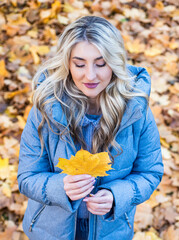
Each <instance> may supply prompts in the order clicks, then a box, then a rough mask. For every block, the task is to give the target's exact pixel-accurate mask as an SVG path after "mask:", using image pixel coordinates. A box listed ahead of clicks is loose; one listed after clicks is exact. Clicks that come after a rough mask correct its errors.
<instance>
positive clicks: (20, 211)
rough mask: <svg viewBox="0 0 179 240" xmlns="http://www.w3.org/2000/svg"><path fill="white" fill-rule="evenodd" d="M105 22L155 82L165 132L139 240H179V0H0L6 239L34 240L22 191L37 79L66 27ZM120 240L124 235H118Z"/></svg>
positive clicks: (154, 103)
mask: <svg viewBox="0 0 179 240" xmlns="http://www.w3.org/2000/svg"><path fill="white" fill-rule="evenodd" d="M85 15H95V16H101V17H104V18H106V19H107V20H108V21H110V22H111V23H112V24H113V25H115V26H116V27H117V28H118V29H119V30H120V31H121V34H122V36H123V39H124V43H125V47H126V50H127V54H128V63H129V64H132V65H136V66H140V67H145V68H146V69H147V71H148V72H149V74H150V76H151V79H152V90H151V97H150V107H151V109H152V112H153V114H154V116H155V120H156V123H157V126H158V130H159V133H160V140H161V146H162V156H163V162H164V165H165V168H164V171H165V173H164V176H163V179H162V182H161V183H160V185H159V186H158V188H157V190H156V191H155V192H154V193H153V195H152V196H151V198H150V199H149V200H148V201H146V202H145V203H143V204H141V205H139V206H138V207H137V212H136V215H135V228H134V230H135V235H134V240H161V239H163V240H178V239H179V188H178V187H179V154H178V153H179V75H178V73H179V62H178V56H179V24H178V23H179V2H178V1H177V0H165V1H157V0H136V1H132V0H120V1H118V0H111V1H109V0H108V1H105V0H95V1H85V0H83V1H78V0H69V1H57V0H49V1H47V0H37V1H36V0H32V1H26V0H0V239H1V240H27V239H28V238H27V237H26V236H25V234H24V233H23V230H22V219H23V215H24V212H25V209H26V206H27V198H26V197H25V196H23V195H22V194H20V193H19V191H18V184H17V169H18V155H19V143H20V137H21V133H22V131H23V128H24V126H25V123H26V120H27V116H28V113H29V111H30V109H31V107H32V104H31V81H32V78H33V76H34V74H35V73H36V71H37V69H38V67H39V65H40V64H41V63H42V62H43V61H44V60H46V59H48V58H49V57H51V56H53V55H54V53H55V52H56V44H57V41H58V37H59V35H60V34H61V32H62V31H63V29H64V27H65V26H67V25H68V24H69V23H71V22H73V21H74V20H76V19H77V18H79V17H82V16H85ZM119 239H120V236H119Z"/></svg>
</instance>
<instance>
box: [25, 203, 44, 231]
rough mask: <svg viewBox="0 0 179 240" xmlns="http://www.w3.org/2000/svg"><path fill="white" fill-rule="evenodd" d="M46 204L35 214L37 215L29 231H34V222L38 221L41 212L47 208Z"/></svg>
mask: <svg viewBox="0 0 179 240" xmlns="http://www.w3.org/2000/svg"><path fill="white" fill-rule="evenodd" d="M45 207H46V205H43V206H42V207H41V208H40V209H39V210H38V212H37V213H36V214H35V216H34V217H33V219H32V221H31V224H30V227H29V232H32V227H33V225H34V223H35V222H36V220H37V218H38V217H39V216H40V214H41V213H42V212H43V210H44V209H45Z"/></svg>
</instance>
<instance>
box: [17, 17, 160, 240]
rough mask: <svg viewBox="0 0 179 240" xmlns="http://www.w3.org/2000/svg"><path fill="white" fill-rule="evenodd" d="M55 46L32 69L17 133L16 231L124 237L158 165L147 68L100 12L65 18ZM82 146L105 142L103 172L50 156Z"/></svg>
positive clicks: (45, 239)
mask: <svg viewBox="0 0 179 240" xmlns="http://www.w3.org/2000/svg"><path fill="white" fill-rule="evenodd" d="M57 47H58V48H57V52H56V54H55V56H54V57H52V58H51V59H49V60H47V61H46V62H45V63H44V64H43V65H42V66H41V67H40V68H39V70H38V71H37V73H36V74H35V76H34V79H33V104H34V106H33V108H32V110H31V112H30V114H29V117H28V120H27V124H26V127H25V129H24V131H23V133H22V138H21V147H20V157H19V169H18V183H19V189H20V192H21V193H23V194H24V195H26V196H27V197H28V198H29V201H28V207H27V209H26V212H25V216H24V219H23V229H24V232H25V233H26V234H27V236H28V237H29V239H32V240H57V239H59V240H63V239H64V240H73V239H75V240H79V239H82V240H86V239H88V240H111V239H116V240H119V239H120V240H130V239H132V238H133V234H134V230H133V223H134V215H135V210H136V205H138V204H140V203H142V202H144V201H145V200H147V199H148V198H149V197H150V195H151V194H152V192H153V191H154V190H155V189H156V187H157V186H158V184H159V183H160V181H161V178H162V175H163V164H162V157H161V148H160V138H159V133H158V130H157V126H156V123H155V120H154V118H153V115H152V112H151V110H150V108H149V107H148V99H149V94H150V87H151V83H150V76H149V75H148V73H147V71H146V70H145V68H141V67H135V66H132V65H129V64H127V57H126V52H125V48H124V43H123V39H122V37H121V34H120V32H119V30H117V29H116V28H115V27H114V26H113V25H112V24H110V23H109V22H108V21H107V20H105V19H104V18H100V17H95V16H86V17H82V18H80V19H78V20H76V21H75V22H73V23H71V24H70V25H68V26H67V27H66V29H65V30H64V32H63V33H62V35H61V36H60V38H59V43H58V46H57ZM81 148H83V149H85V150H88V151H90V152H91V153H98V152H102V151H107V152H108V153H109V155H110V157H111V160H112V163H113V164H112V168H113V170H110V171H108V174H109V175H108V176H105V177H98V178H96V179H94V177H91V176H90V175H87V174H83V175H75V176H71V175H66V174H59V173H60V172H61V170H60V169H59V168H57V167H55V166H56V165H57V163H58V158H59V157H61V158H67V159H70V157H71V156H72V155H75V154H76V152H77V151H78V150H80V149H81ZM90 193H92V194H93V195H92V197H91V196H89V194H90Z"/></svg>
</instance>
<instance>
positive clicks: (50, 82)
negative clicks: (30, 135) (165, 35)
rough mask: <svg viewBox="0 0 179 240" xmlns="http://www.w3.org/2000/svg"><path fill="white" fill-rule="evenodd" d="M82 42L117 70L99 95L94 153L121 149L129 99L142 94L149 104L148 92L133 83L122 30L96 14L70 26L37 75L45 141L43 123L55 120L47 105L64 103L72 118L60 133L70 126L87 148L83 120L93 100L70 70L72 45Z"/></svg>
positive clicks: (36, 93) (35, 98)
mask: <svg viewBox="0 0 179 240" xmlns="http://www.w3.org/2000/svg"><path fill="white" fill-rule="evenodd" d="M82 41H88V42H89V43H92V44H94V45H95V46H96V47H97V48H98V50H99V51H100V53H101V55H102V56H103V59H104V60H105V61H106V62H107V64H108V65H109V66H110V67H111V69H112V71H113V75H112V79H111V81H110V83H109V84H108V86H107V87H106V88H105V89H104V90H103V91H102V92H101V93H100V94H99V96H98V100H99V104H100V108H101V112H102V117H101V119H100V122H99V126H98V128H97V129H96V130H95V131H94V135H93V139H92V150H91V152H92V153H97V152H100V151H108V152H109V146H110V145H112V146H114V147H115V149H116V150H117V151H118V152H119V149H120V150H121V148H120V145H119V144H118V143H117V142H116V141H115V136H116V133H117V131H118V129H119V126H120V123H121V119H122V116H123V114H124V111H125V108H126V104H127V101H128V100H129V99H131V98H133V97H136V96H139V97H144V98H145V99H146V100H147V104H148V95H147V94H145V93H143V92H141V91H134V89H135V88H134V87H133V84H132V83H133V81H134V80H135V77H136V76H132V74H131V73H130V72H129V71H128V69H127V66H126V64H127V57H126V51H125V48H124V43H123V39H122V36H121V33H120V31H119V30H118V29H117V28H115V27H114V26H113V25H112V24H111V23H109V22H108V21H107V20H106V19H104V18H101V17H96V16H85V17H82V18H79V19H77V20H76V21H75V22H73V23H71V24H70V25H68V26H67V27H66V28H65V30H64V32H63V33H62V35H61V36H60V38H59V42H58V46H57V52H56V54H55V56H54V57H52V58H51V59H48V60H47V61H46V62H44V63H43V64H42V66H41V67H40V68H39V70H38V71H37V73H36V74H35V76H34V78H33V90H34V92H33V104H34V106H35V107H36V108H37V109H38V110H40V112H41V114H42V122H41V124H40V125H39V129H38V130H39V136H40V140H41V144H42V145H43V139H42V134H41V130H42V127H43V124H44V122H45V121H46V122H47V123H48V125H49V126H50V119H51V117H50V116H49V115H48V114H47V113H46V111H45V108H46V106H47V105H48V104H49V103H51V104H52V105H53V103H55V102H60V104H61V106H62V109H63V113H64V114H65V116H66V119H67V120H68V126H67V127H66V129H64V131H62V132H60V136H62V135H63V134H66V133H67V132H68V131H66V130H67V129H69V131H70V134H71V136H72V137H73V138H74V141H75V142H76V141H77V142H79V143H80V144H81V146H82V147H83V148H84V149H85V146H86V145H85V141H84V139H83V137H82V129H81V126H80V121H81V119H82V118H83V117H84V115H85V113H86V112H87V111H88V109H89V101H88V97H87V96H85V95H84V94H83V93H82V92H81V91H80V90H79V89H78V88H77V87H76V85H75V84H74V82H73V80H72V77H71V74H70V71H69V59H70V54H71V51H72V48H73V47H74V46H75V45H76V44H77V43H79V42H82ZM46 71H48V73H49V74H48V76H46V79H45V80H44V81H42V82H41V83H39V82H38V80H39V76H40V75H41V74H42V73H45V72H46ZM37 85H38V87H37ZM64 95H66V97H67V98H66V99H67V100H66V101H63V96H64ZM74 109H76V111H74Z"/></svg>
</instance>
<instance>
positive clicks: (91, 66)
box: [70, 41, 112, 100]
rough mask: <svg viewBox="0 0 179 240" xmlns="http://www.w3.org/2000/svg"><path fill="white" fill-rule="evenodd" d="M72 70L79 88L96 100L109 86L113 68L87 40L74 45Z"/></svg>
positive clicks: (71, 59)
mask: <svg viewBox="0 0 179 240" xmlns="http://www.w3.org/2000/svg"><path fill="white" fill-rule="evenodd" d="M70 72H71V75H72V79H73V81H74V83H75V85H76V86H77V88H78V89H79V90H81V91H82V92H83V93H84V94H85V95H86V96H87V97H89V98H90V99H91V100H92V99H93V100H95V99H96V97H97V96H98V94H99V93H100V92H102V91H103V90H104V89H105V88H106V87H107V85H108V84H109V82H110V80H111V77H112V69H111V68H110V67H109V66H108V65H107V63H106V62H105V61H104V59H103V57H102V56H101V53H100V52H99V50H98V49H97V48H96V47H95V46H94V45H93V44H90V43H88V42H86V41H83V42H80V43H77V44H76V45H75V46H74V47H73V49H72V52H71V56H70Z"/></svg>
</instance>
